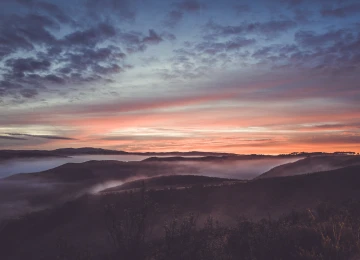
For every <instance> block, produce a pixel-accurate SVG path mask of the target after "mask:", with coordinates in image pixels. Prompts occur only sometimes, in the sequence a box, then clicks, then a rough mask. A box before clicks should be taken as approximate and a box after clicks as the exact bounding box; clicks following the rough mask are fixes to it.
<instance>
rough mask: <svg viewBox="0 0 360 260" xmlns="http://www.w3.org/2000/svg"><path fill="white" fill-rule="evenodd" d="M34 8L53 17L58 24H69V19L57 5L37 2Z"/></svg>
mask: <svg viewBox="0 0 360 260" xmlns="http://www.w3.org/2000/svg"><path fill="white" fill-rule="evenodd" d="M36 7H38V8H39V9H42V10H43V11H45V12H47V13H48V14H49V15H50V16H52V17H55V18H56V20H57V21H58V22H60V23H70V22H71V19H70V17H69V16H67V15H66V14H65V13H64V11H63V10H61V9H60V8H59V7H58V6H57V5H55V4H52V3H48V2H37V3H36Z"/></svg>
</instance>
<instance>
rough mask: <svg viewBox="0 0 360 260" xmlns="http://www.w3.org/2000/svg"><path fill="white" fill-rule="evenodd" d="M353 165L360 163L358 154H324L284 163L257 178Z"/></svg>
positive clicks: (291, 174) (292, 174)
mask: <svg viewBox="0 0 360 260" xmlns="http://www.w3.org/2000/svg"><path fill="white" fill-rule="evenodd" d="M352 165H360V156H358V155H322V156H313V157H307V158H305V159H301V160H299V161H296V162H293V163H287V164H283V165H280V166H277V167H274V168H273V169H271V170H269V171H267V172H265V173H263V174H262V175H260V176H258V177H257V179H264V178H273V177H284V176H294V175H300V174H306V173H314V172H320V171H329V170H334V169H339V168H343V167H347V166H352Z"/></svg>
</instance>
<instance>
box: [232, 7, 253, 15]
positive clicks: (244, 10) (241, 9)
mask: <svg viewBox="0 0 360 260" xmlns="http://www.w3.org/2000/svg"><path fill="white" fill-rule="evenodd" d="M234 9H235V11H236V14H238V15H240V14H243V13H247V12H249V11H250V10H251V8H250V6H249V5H247V4H236V5H235V6H234Z"/></svg>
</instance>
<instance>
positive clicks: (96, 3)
mask: <svg viewBox="0 0 360 260" xmlns="http://www.w3.org/2000/svg"><path fill="white" fill-rule="evenodd" d="M136 2H137V1H136V0H133V1H132V0H86V7H87V8H88V10H89V14H90V17H96V18H98V19H100V17H101V14H105V15H107V16H110V15H112V16H115V15H119V16H120V18H121V19H124V20H127V21H133V20H134V19H135V17H136V11H135V7H134V3H136Z"/></svg>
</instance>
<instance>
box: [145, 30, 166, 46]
mask: <svg viewBox="0 0 360 260" xmlns="http://www.w3.org/2000/svg"><path fill="white" fill-rule="evenodd" d="M162 41H163V38H162V37H161V36H160V35H158V34H157V33H156V32H155V31H154V30H152V29H150V30H149V35H148V36H146V37H144V39H143V43H145V44H158V43H160V42H162Z"/></svg>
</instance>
